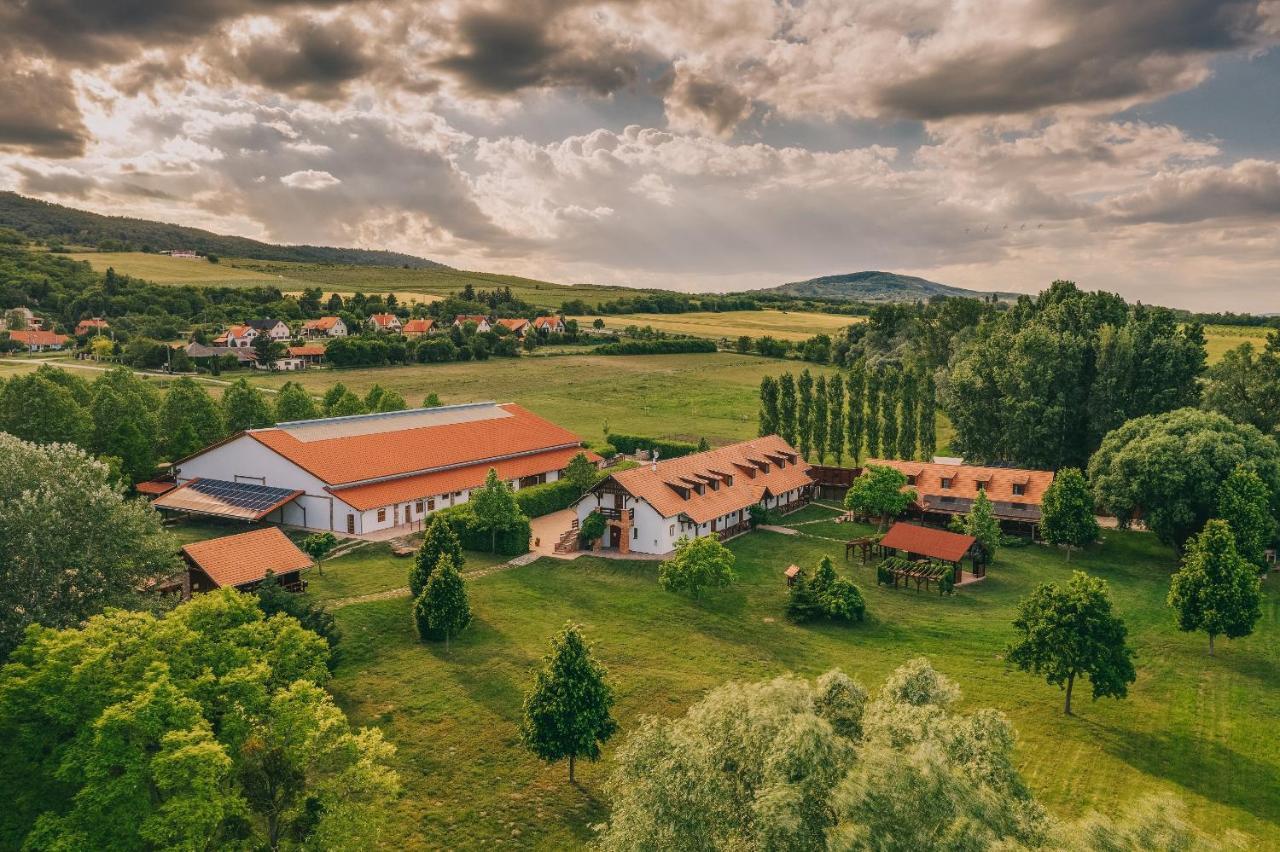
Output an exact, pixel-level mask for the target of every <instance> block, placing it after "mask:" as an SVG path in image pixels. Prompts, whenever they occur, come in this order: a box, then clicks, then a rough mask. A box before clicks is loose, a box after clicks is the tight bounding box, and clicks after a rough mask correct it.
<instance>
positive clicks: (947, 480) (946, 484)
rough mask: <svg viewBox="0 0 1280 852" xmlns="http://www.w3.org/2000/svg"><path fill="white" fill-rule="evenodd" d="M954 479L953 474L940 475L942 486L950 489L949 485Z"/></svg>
mask: <svg viewBox="0 0 1280 852" xmlns="http://www.w3.org/2000/svg"><path fill="white" fill-rule="evenodd" d="M955 481H956V480H955V477H953V476H944V477H942V487H943V488H947V489H950V488H951V486H952V485H954V484H955Z"/></svg>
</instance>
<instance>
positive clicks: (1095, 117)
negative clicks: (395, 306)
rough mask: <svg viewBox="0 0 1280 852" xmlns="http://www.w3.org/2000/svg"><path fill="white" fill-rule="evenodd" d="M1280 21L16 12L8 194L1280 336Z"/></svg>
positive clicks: (4, 176) (999, 8) (984, 7)
mask: <svg viewBox="0 0 1280 852" xmlns="http://www.w3.org/2000/svg"><path fill="white" fill-rule="evenodd" d="M1278 45H1280V0H1261V2H1258V0H1247V2H1239V1H1238V0H1113V2H1105V0H807V1H806V0H791V2H770V0H616V2H592V0H578V1H576V2H575V0H564V2H554V0H496V2H430V0H390V2H379V3H342V2H336V1H335V2H315V0H9V2H4V3H0V95H2V96H0V187H4V188H11V189H15V190H17V191H19V192H22V193H25V194H29V195H35V196H39V197H41V198H45V199H48V200H52V201H58V202H62V203H66V204H70V205H73V206H78V207H84V208H88V209H92V210H96V211H98V212H103V213H118V214H127V215H134V216H141V217H146V218H155V219H164V220H168V221H173V222H179V223H182V224H187V225H195V226H199V227H205V228H209V229H211V230H216V231H222V232H228V233H236V234H243V235H246V236H252V237H258V238H261V239H266V240H271V241H278V242H309V243H323V244H337V245H358V246H365V247H373V248H391V249H397V250H401V251H406V252H410V253H413V254H417V255H421V256H424V257H429V258H432V259H435V260H439V261H441V262H444V263H448V264H450V265H453V266H458V267H462V268H471V269H486V270H499V271H508V272H515V273H519V274H523V275H529V276H533V277H543V278H549V279H552V280H557V281H564V282H602V283H616V284H627V285H633V286H661V287H670V288H675V289H682V290H729V289H742V288H749V287H763V286H770V285H773V284H777V283H781V282H783V281H789V280H797V279H802V278H807V277H811V276H814V275H823V274H832V273H838V272H851V271H857V270H861V269H884V270H893V271H899V272H909V273H914V274H919V275H924V276H926V277H930V278H933V279H935V280H939V281H944V282H947V283H953V284H958V285H962V286H970V287H975V288H980V289H984V288H985V289H1001V290H1016V291H1024V292H1034V291H1036V290H1038V289H1040V288H1041V287H1043V286H1044V285H1045V284H1047V283H1048V282H1049V281H1051V280H1052V279H1054V278H1071V279H1074V280H1076V281H1078V282H1080V283H1081V284H1082V285H1084V286H1087V287H1089V288H1106V289H1110V290H1116V291H1119V292H1122V293H1124V294H1125V295H1126V296H1129V297H1131V298H1135V299H1142V300H1144V301H1148V302H1155V303H1161V304H1169V305H1178V306H1186V307H1198V308H1207V309H1222V308H1234V309H1252V310H1256V311H1280V46H1278Z"/></svg>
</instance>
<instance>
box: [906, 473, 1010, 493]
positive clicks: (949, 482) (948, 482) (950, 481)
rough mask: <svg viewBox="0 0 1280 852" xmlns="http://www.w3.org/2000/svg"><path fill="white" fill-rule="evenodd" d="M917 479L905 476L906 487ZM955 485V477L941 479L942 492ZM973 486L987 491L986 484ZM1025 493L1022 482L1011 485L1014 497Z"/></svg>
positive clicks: (980, 483)
mask: <svg viewBox="0 0 1280 852" xmlns="http://www.w3.org/2000/svg"><path fill="white" fill-rule="evenodd" d="M919 479H920V477H918V476H915V475H914V474H910V475H908V476H907V484H908V485H916V484H917V483H918V481H919ZM955 484H956V480H955V477H954V476H944V477H942V489H943V490H944V491H950V490H951V489H952V488H954V487H955ZM975 484H976V485H977V487H978V490H979V491H986V490H987V483H986V482H978V483H975ZM1026 493H1027V486H1026V484H1025V483H1022V482H1015V483H1013V496H1015V497H1022V496H1024V495H1025V494H1026Z"/></svg>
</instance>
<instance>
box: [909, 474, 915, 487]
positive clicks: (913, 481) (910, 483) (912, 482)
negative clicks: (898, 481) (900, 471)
mask: <svg viewBox="0 0 1280 852" xmlns="http://www.w3.org/2000/svg"><path fill="white" fill-rule="evenodd" d="M907 484H908V485H915V484H916V475H915V474H914V473H912V474H908V475H907Z"/></svg>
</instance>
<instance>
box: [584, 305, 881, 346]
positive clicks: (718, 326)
mask: <svg viewBox="0 0 1280 852" xmlns="http://www.w3.org/2000/svg"><path fill="white" fill-rule="evenodd" d="M595 319H596V317H578V323H579V324H580V325H581V326H583V327H584V328H585V327H586V326H588V325H590V324H591V323H592V321H593V320H595ZM600 319H603V320H604V325H605V328H609V329H616V330H618V331H621V330H622V329H625V328H626V327H627V326H632V325H635V326H640V327H642V328H643V327H644V326H646V325H647V326H650V327H652V328H655V329H657V330H658V331H666V332H670V333H673V334H689V335H693V336H694V337H712V338H717V339H721V338H723V339H726V340H735V339H737V338H738V337H740V336H742V335H744V334H745V335H747V336H748V337H760V336H762V335H766V334H767V335H772V336H773V337H776V338H779V339H781V340H805V339H806V338H809V337H813V336H814V335H815V334H829V335H832V336H833V337H834V336H835V335H837V334H839V333H840V332H842V331H843V330H844V329H845V328H846V327H848V326H850V325H853V324H854V323H857V322H865V320H866V318H865V317H851V316H836V315H835V314H818V313H806V312H803V311H722V312H720V313H713V312H695V313H687V314H614V315H611V316H606V317H600Z"/></svg>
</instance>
